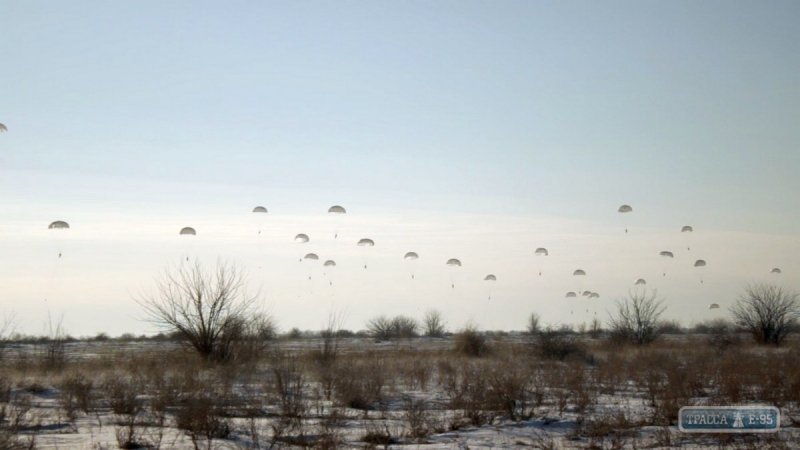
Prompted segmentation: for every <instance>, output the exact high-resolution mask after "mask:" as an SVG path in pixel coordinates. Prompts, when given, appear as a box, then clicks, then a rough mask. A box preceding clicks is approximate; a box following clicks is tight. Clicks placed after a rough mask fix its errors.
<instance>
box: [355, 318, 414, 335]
mask: <svg viewBox="0 0 800 450" xmlns="http://www.w3.org/2000/svg"><path fill="white" fill-rule="evenodd" d="M418 330H419V324H418V323H417V321H416V320H414V319H412V318H411V317H406V316H395V317H393V318H389V317H386V316H385V315H380V316H378V317H375V318H372V319H370V320H369V321H367V331H369V333H370V334H371V335H372V336H373V337H375V338H376V339H380V340H383V341H388V340H390V339H394V338H412V337H415V336H417V335H418Z"/></svg>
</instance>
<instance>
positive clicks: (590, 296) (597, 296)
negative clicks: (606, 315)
mask: <svg viewBox="0 0 800 450" xmlns="http://www.w3.org/2000/svg"><path fill="white" fill-rule="evenodd" d="M589 298H600V294H598V293H597V292H592V293H591V294H589Z"/></svg>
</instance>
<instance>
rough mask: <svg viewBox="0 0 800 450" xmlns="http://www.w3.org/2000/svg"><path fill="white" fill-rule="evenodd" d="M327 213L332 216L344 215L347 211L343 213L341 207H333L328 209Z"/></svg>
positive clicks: (343, 210)
mask: <svg viewBox="0 0 800 450" xmlns="http://www.w3.org/2000/svg"><path fill="white" fill-rule="evenodd" d="M328 212H329V213H333V214H344V213H346V212H347V211H345V209H344V207H342V206H339V205H333V206H331V207H330V208H328ZM356 215H358V214H356Z"/></svg>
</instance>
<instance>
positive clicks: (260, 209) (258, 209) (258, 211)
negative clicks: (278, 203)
mask: <svg viewBox="0 0 800 450" xmlns="http://www.w3.org/2000/svg"><path fill="white" fill-rule="evenodd" d="M253 212H254V213H265V212H267V208H264V207H263V206H256V207H255V208H253Z"/></svg>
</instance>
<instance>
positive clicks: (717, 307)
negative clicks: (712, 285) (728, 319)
mask: <svg viewBox="0 0 800 450" xmlns="http://www.w3.org/2000/svg"><path fill="white" fill-rule="evenodd" d="M708 309H719V305H718V304H716V303H712V304H710V305H708Z"/></svg>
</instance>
